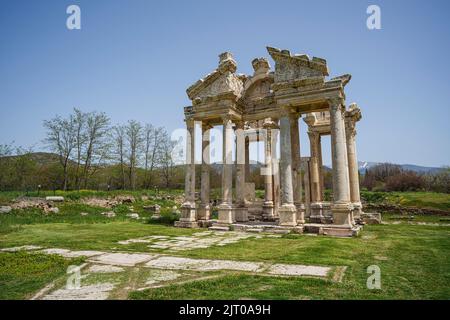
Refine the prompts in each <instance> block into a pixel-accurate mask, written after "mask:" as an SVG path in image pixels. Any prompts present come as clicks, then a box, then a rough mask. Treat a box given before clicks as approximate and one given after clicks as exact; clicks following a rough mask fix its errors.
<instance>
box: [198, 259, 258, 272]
mask: <svg viewBox="0 0 450 320" xmlns="http://www.w3.org/2000/svg"><path fill="white" fill-rule="evenodd" d="M263 266H264V263H262V262H243V261H231V260H211V261H210V262H208V263H206V264H205V265H202V266H200V267H198V268H197V269H196V270H200V271H208V270H237V271H250V272H258V271H259V270H260V269H261V268H262V267H263Z"/></svg>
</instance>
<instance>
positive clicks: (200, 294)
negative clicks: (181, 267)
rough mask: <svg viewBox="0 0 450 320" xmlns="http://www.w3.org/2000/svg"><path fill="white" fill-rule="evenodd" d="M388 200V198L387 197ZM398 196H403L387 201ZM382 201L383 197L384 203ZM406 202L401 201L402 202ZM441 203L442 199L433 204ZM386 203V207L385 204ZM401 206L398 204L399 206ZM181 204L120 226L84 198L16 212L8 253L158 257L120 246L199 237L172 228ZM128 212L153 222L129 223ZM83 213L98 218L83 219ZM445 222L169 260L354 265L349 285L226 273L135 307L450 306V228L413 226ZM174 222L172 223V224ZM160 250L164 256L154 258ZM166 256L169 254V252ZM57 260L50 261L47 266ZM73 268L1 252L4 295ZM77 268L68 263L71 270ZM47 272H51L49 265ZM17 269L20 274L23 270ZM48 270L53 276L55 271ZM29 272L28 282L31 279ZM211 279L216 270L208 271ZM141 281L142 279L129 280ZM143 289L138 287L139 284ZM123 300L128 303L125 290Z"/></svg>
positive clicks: (167, 204) (1, 226) (21, 293)
mask: <svg viewBox="0 0 450 320" xmlns="http://www.w3.org/2000/svg"><path fill="white" fill-rule="evenodd" d="M400 195H401V196H402V197H404V198H405V199H410V200H409V201H413V200H414V199H415V200H414V201H415V202H408V204H409V203H418V202H420V201H422V203H428V202H433V201H434V203H435V204H438V203H440V204H441V205H442V204H445V201H446V200H445V198H446V197H444V196H443V195H439V194H436V195H429V194H422V198H423V199H422V200H421V198H420V194H418V193H401V194H400ZM385 196H386V195H383V197H385ZM388 196H395V194H388ZM374 197H379V195H378V194H377V195H375V196H374ZM395 199H398V198H395ZM432 199H434V200H432ZM155 201H159V204H160V205H161V206H162V213H163V216H166V218H165V219H166V220H164V219H163V223H156V222H152V223H149V220H148V219H147V218H148V217H149V216H150V214H149V213H147V212H145V211H144V210H143V206H145V205H147V204H154V203H155ZM383 201H384V200H383ZM392 201H393V200H392ZM173 205H174V202H173V201H172V200H167V199H166V200H162V199H159V200H147V201H141V200H139V201H136V202H135V203H133V204H130V205H128V204H127V205H121V206H118V207H116V208H114V210H115V211H116V212H117V216H116V217H115V218H106V217H104V216H102V215H101V214H100V213H101V212H103V211H109V210H108V209H104V208H98V207H92V206H87V205H85V204H81V203H79V202H77V201H75V200H72V201H66V202H64V203H62V204H59V205H58V207H59V208H60V213H58V214H49V215H45V214H43V213H42V212H41V211H40V210H36V209H28V210H15V211H14V212H12V213H10V214H2V215H0V248H5V247H13V246H20V245H27V244H28V245H31V244H33V245H40V246H43V247H47V248H50V247H56V248H67V249H77V250H105V251H111V250H122V251H137V252H150V250H149V249H148V248H147V245H146V244H144V243H136V244H131V245H127V246H122V245H119V244H118V243H117V242H118V241H120V240H127V239H131V238H139V237H143V236H149V235H169V236H179V235H191V234H192V233H194V232H198V231H199V230H198V229H197V230H195V229H180V228H174V227H171V226H170V225H168V224H171V223H172V221H173V219H174V218H175V217H174V216H171V207H172V206H173ZM129 206H133V211H134V212H137V213H139V214H140V215H141V216H143V217H144V218H145V219H143V220H138V221H136V220H132V219H129V218H127V217H126V214H127V212H128V211H129ZM80 212H88V213H89V215H87V216H81V215H80ZM443 218H445V217H442V216H432V215H415V216H414V219H412V220H408V219H404V217H403V216H399V215H396V214H385V215H383V219H384V220H385V221H388V222H392V221H401V223H400V224H386V225H372V226H366V227H365V228H364V230H363V232H362V233H361V235H360V236H359V237H357V238H351V239H343V238H332V237H323V236H309V235H294V234H289V235H285V236H283V237H281V238H261V239H247V240H243V241H240V242H237V243H234V244H229V245H226V246H223V247H218V246H213V247H209V248H205V249H195V250H186V251H178V252H176V253H175V252H170V254H171V255H177V256H185V257H192V258H205V259H207V258H210V259H228V260H243V261H259V262H269V263H290V264H306V265H325V266H347V267H348V268H347V270H346V272H345V277H344V279H343V282H342V283H337V282H333V281H330V280H323V279H316V278H281V277H266V276H255V275H252V274H248V273H238V272H219V273H218V277H217V278H214V279H209V280H201V281H194V282H190V283H186V284H172V285H170V286H167V287H163V288H157V289H149V290H145V291H142V292H132V293H131V294H130V295H129V297H130V298H132V299H239V298H253V299H269V298H270V299H450V287H449V286H448V283H450V259H449V257H450V227H449V226H448V225H447V226H445V225H440V226H437V225H411V224H409V223H408V222H409V221H413V222H434V223H436V222H437V223H440V224H449V223H450V222H446V221H441V220H442V219H443ZM164 223H166V224H164ZM151 252H159V251H151ZM165 253H167V252H165ZM47 258H48V259H47ZM66 262H67V260H64V259H62V258H58V257H54V256H43V255H34V254H32V255H30V254H26V253H1V254H0V297H2V298H17V299H21V298H26V297H29V296H30V294H31V293H32V292H34V291H36V290H38V289H40V288H41V287H43V286H44V285H45V284H47V283H48V282H50V281H52V280H53V279H55V277H56V278H57V277H59V276H60V275H61V274H63V273H64V272H65V268H66V264H65V263H66ZM67 263H68V262H67ZM374 264H375V265H378V266H380V268H381V283H382V287H381V290H368V289H367V288H366V280H367V277H368V274H367V271H366V270H367V267H368V266H370V265H374ZM44 266H45V267H44ZM15 269H17V270H15ZM45 270H49V271H50V272H49V273H47V272H46V271H45ZM28 274H29V276H28ZM205 274H206V275H207V274H208V272H206V273H205ZM126 277H130V279H131V278H133V279H135V278H136V277H141V278H142V277H143V275H135V274H133V273H130V274H129V275H126ZM133 281H134V280H133ZM114 297H118V298H126V296H123V292H122V291H121V290H119V291H118V293H117V295H115V296H114Z"/></svg>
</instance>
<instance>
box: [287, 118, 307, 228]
mask: <svg viewBox="0 0 450 320" xmlns="http://www.w3.org/2000/svg"><path fill="white" fill-rule="evenodd" d="M298 118H299V114H297V113H291V114H290V117H289V120H290V126H291V150H292V187H293V193H294V205H295V207H296V208H297V223H299V224H303V223H305V205H304V203H303V199H302V196H303V195H302V192H303V190H302V172H301V169H300V131H299V123H298Z"/></svg>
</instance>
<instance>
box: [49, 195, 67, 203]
mask: <svg viewBox="0 0 450 320" xmlns="http://www.w3.org/2000/svg"><path fill="white" fill-rule="evenodd" d="M45 200H46V201H54V202H63V201H64V197H60V196H49V197H45Z"/></svg>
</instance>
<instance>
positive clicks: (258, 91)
mask: <svg viewBox="0 0 450 320" xmlns="http://www.w3.org/2000/svg"><path fill="white" fill-rule="evenodd" d="M272 83H273V81H271V80H270V79H263V80H260V81H258V82H257V83H255V84H253V85H252V86H251V87H249V88H248V89H247V90H246V91H245V95H244V96H245V98H246V99H247V100H255V99H263V98H265V97H267V96H268V95H270V93H271V91H270V86H271V85H272Z"/></svg>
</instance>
